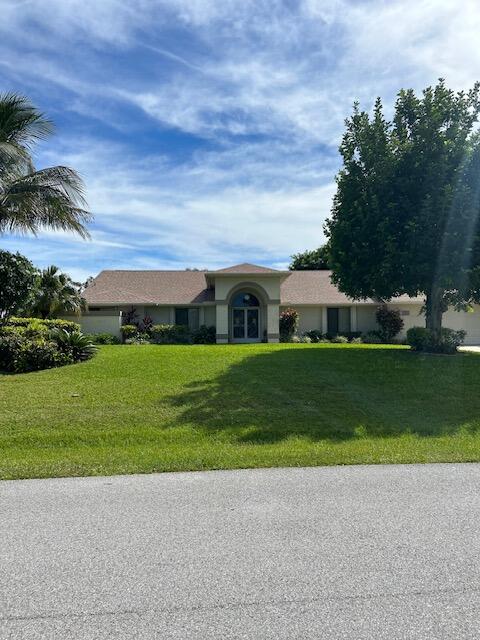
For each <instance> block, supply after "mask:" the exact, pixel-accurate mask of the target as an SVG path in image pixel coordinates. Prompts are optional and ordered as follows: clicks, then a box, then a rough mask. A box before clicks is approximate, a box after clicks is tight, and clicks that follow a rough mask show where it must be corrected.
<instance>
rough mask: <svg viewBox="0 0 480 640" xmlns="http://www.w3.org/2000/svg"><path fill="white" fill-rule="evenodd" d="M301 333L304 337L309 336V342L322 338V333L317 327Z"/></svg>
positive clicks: (318, 340)
mask: <svg viewBox="0 0 480 640" xmlns="http://www.w3.org/2000/svg"><path fill="white" fill-rule="evenodd" d="M303 335H304V336H305V337H308V338H310V342H320V341H321V340H323V338H324V335H323V333H322V332H321V331H319V330H318V329H311V330H310V331H305V333H304V334H303Z"/></svg>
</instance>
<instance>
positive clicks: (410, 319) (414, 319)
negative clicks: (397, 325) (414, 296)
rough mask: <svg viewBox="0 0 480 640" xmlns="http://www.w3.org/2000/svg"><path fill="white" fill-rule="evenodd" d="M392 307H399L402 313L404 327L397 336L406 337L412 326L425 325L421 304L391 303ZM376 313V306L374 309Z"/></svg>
mask: <svg viewBox="0 0 480 640" xmlns="http://www.w3.org/2000/svg"><path fill="white" fill-rule="evenodd" d="M388 307H390V309H398V310H399V311H400V313H401V315H402V320H403V329H402V331H400V333H399V334H398V336H397V338H400V339H402V338H405V337H406V335H407V331H408V330H409V329H410V328H411V327H424V326H425V316H424V315H423V314H422V313H421V309H422V305H421V304H389V305H388ZM373 313H375V308H374V310H373ZM445 326H446V325H445Z"/></svg>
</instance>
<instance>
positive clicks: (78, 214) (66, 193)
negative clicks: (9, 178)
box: [0, 167, 92, 238]
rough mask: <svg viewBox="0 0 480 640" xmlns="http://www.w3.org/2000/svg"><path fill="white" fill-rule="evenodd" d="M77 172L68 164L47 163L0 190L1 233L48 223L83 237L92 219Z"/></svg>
mask: <svg viewBox="0 0 480 640" xmlns="http://www.w3.org/2000/svg"><path fill="white" fill-rule="evenodd" d="M83 192H84V188H83V182H82V180H81V178H80V176H79V175H78V174H77V173H76V172H75V171H74V170H73V169H70V168H68V167H49V168H47V169H42V170H40V171H36V172H34V173H29V174H27V175H26V176H23V177H20V178H18V179H16V180H14V181H13V182H11V183H10V184H8V185H7V186H5V185H4V189H3V193H1V192H0V233H5V232H20V233H25V232H30V233H34V234H35V233H37V232H38V231H39V230H40V229H42V228H45V227H49V228H52V229H59V230H63V231H73V232H75V233H78V234H79V235H80V236H81V237H83V238H88V237H89V234H88V231H87V229H86V228H85V225H86V224H87V223H88V222H89V221H90V220H91V219H92V216H91V214H90V213H89V212H88V211H86V210H85V209H84V208H83V207H84V206H85V198H84V195H83Z"/></svg>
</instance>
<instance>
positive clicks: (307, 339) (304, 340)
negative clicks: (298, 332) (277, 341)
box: [300, 334, 312, 344]
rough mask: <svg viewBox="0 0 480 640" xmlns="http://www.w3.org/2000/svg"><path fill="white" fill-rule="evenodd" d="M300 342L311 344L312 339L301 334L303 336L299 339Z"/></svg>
mask: <svg viewBox="0 0 480 640" xmlns="http://www.w3.org/2000/svg"><path fill="white" fill-rule="evenodd" d="M300 342H303V343H305V344H311V342H312V339H311V338H310V336H306V335H305V334H303V336H302V337H301V338H300Z"/></svg>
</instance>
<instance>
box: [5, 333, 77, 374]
mask: <svg viewBox="0 0 480 640" xmlns="http://www.w3.org/2000/svg"><path fill="white" fill-rule="evenodd" d="M68 335H71V334H68ZM73 362H75V360H74V358H73V356H72V355H71V354H70V353H68V352H65V351H62V350H60V349H59V348H58V344H57V343H56V342H55V341H54V340H45V339H43V338H39V339H36V340H35V339H31V340H24V341H22V343H21V345H20V347H19V349H18V350H17V351H16V352H15V354H14V357H13V368H12V369H10V370H13V371H14V372H15V373H27V372H28V371H39V370H40V369H51V368H52V367H61V366H63V365H66V364H72V363H73ZM7 370H8V369H7Z"/></svg>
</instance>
